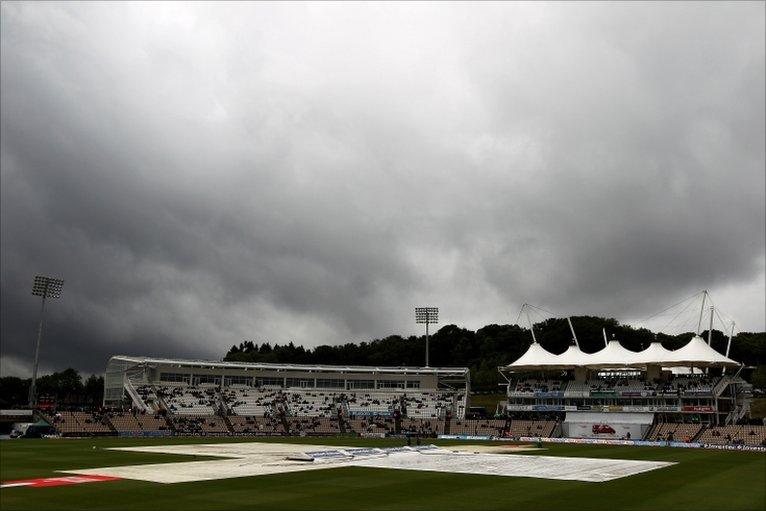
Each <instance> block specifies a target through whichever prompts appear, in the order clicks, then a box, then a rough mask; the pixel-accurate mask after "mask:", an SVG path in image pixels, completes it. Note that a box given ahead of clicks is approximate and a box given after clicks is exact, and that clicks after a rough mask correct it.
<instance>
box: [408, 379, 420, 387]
mask: <svg viewBox="0 0 766 511" xmlns="http://www.w3.org/2000/svg"><path fill="white" fill-rule="evenodd" d="M407 388H408V389H419V388H420V382H419V381H408V382H407Z"/></svg>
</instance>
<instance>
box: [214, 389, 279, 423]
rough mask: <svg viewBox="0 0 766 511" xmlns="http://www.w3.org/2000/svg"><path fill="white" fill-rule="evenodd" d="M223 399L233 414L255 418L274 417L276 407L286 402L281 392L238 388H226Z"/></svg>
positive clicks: (223, 391) (222, 393)
mask: <svg viewBox="0 0 766 511" xmlns="http://www.w3.org/2000/svg"><path fill="white" fill-rule="evenodd" d="M221 397H222V398H223V400H224V402H225V403H226V405H227V406H228V408H229V410H230V411H231V412H232V413H234V414H237V415H251V416H255V417H265V416H267V415H272V414H273V413H274V411H275V406H274V405H275V404H278V403H281V402H283V401H284V398H283V396H282V392H281V391H280V390H273V389H262V388H253V387H238V386H232V387H227V388H224V389H223V390H222V391H221Z"/></svg>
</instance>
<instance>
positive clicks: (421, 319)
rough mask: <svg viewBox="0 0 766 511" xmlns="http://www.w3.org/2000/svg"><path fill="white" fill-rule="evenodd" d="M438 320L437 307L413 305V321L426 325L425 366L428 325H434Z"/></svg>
mask: <svg viewBox="0 0 766 511" xmlns="http://www.w3.org/2000/svg"><path fill="white" fill-rule="evenodd" d="M438 322H439V308H438V307H415V323H417V324H422V323H425V325H426V367H428V340H429V339H428V325H435V324H437V323H438Z"/></svg>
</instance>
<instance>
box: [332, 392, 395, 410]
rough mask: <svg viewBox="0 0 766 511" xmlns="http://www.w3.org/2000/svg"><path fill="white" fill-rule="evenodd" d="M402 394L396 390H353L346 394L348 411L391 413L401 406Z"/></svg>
mask: <svg viewBox="0 0 766 511" xmlns="http://www.w3.org/2000/svg"><path fill="white" fill-rule="evenodd" d="M400 398H401V394H397V393H394V392H372V393H367V392H351V393H349V394H347V395H346V403H347V404H348V411H349V413H350V414H351V415H352V416H353V415H356V414H360V413H361V414H366V415H369V414H389V413H391V412H393V411H394V410H396V409H398V408H399V402H400Z"/></svg>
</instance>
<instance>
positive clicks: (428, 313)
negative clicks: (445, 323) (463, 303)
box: [415, 307, 439, 324]
mask: <svg viewBox="0 0 766 511" xmlns="http://www.w3.org/2000/svg"><path fill="white" fill-rule="evenodd" d="M438 322H439V308H438V307H415V323H430V324H435V323H438Z"/></svg>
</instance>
